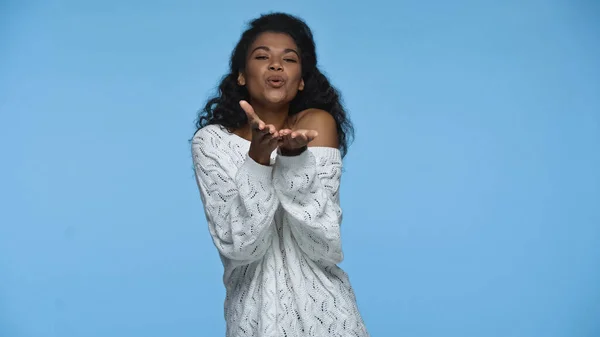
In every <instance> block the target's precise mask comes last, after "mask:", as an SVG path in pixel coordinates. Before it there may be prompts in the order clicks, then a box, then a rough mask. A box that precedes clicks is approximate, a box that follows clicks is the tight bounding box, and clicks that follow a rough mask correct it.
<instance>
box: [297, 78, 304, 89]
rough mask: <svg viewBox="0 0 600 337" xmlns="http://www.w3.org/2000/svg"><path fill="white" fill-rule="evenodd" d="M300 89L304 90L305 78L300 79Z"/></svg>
mask: <svg viewBox="0 0 600 337" xmlns="http://www.w3.org/2000/svg"><path fill="white" fill-rule="evenodd" d="M298 90H299V91H302V90H304V79H301V80H300V84H298Z"/></svg>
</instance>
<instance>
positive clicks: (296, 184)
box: [274, 147, 343, 264]
mask: <svg viewBox="0 0 600 337" xmlns="http://www.w3.org/2000/svg"><path fill="white" fill-rule="evenodd" d="M341 163H342V161H341V155H340V152H339V150H338V149H334V148H327V147H311V148H310V149H309V150H306V151H304V152H303V153H302V154H300V155H298V156H293V157H285V156H281V157H279V158H278V159H277V163H276V167H275V176H274V185H275V189H276V191H277V195H278V197H279V200H280V202H281V205H282V206H283V208H284V209H285V211H286V214H285V215H284V218H285V221H287V222H288V223H289V225H290V228H291V230H292V234H293V235H294V238H295V239H296V242H297V243H298V245H299V246H300V248H301V249H302V250H303V251H304V252H305V253H306V254H307V255H308V257H309V258H311V259H312V260H315V261H324V262H327V263H330V264H337V263H340V262H342V260H343V252H342V242H341V236H340V224H341V221H342V209H341V208H340V203H339V194H338V190H339V185H340V176H341V171H342V170H341V168H342V165H341Z"/></svg>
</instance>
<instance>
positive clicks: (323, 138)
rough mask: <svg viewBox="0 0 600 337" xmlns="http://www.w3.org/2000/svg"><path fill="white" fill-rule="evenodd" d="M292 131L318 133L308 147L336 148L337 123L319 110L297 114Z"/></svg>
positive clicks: (327, 113) (328, 114)
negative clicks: (302, 130)
mask: <svg viewBox="0 0 600 337" xmlns="http://www.w3.org/2000/svg"><path fill="white" fill-rule="evenodd" d="M294 129H297V130H298V129H306V130H315V131H317V132H318V133H319V135H318V136H317V138H315V140H313V141H312V142H311V143H310V144H309V146H327V147H335V148H337V147H338V134H337V123H336V121H335V119H334V118H333V116H332V115H331V114H330V113H329V112H327V111H325V110H321V109H306V110H304V111H301V112H299V113H298V116H297V118H296V123H295V126H294Z"/></svg>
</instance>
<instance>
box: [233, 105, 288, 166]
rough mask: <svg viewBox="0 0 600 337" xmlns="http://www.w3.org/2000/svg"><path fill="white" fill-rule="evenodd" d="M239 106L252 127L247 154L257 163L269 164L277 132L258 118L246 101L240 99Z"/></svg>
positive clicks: (276, 140) (276, 143) (277, 136)
mask: <svg viewBox="0 0 600 337" xmlns="http://www.w3.org/2000/svg"><path fill="white" fill-rule="evenodd" d="M240 106H241V107H242V109H243V110H244V112H245V113H246V116H248V123H249V124H250V128H251V129H252V141H251V142H250V150H249V151H248V155H249V156H250V158H252V159H253V160H254V161H255V162H257V163H259V164H262V165H269V164H270V162H271V153H272V152H273V151H274V150H275V149H276V148H277V146H278V145H279V133H278V132H277V129H275V126H273V125H271V124H265V123H264V122H263V121H262V120H260V118H259V117H258V116H257V115H256V113H255V112H254V109H253V108H252V106H251V105H250V104H249V103H248V102H246V101H240Z"/></svg>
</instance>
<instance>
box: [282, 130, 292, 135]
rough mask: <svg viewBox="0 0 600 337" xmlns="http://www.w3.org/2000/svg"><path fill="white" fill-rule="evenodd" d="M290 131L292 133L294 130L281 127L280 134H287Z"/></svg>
mask: <svg viewBox="0 0 600 337" xmlns="http://www.w3.org/2000/svg"><path fill="white" fill-rule="evenodd" d="M290 133H292V130H290V129H281V130H279V135H280V136H287V135H289V134H290Z"/></svg>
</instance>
